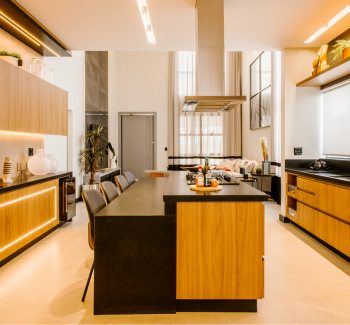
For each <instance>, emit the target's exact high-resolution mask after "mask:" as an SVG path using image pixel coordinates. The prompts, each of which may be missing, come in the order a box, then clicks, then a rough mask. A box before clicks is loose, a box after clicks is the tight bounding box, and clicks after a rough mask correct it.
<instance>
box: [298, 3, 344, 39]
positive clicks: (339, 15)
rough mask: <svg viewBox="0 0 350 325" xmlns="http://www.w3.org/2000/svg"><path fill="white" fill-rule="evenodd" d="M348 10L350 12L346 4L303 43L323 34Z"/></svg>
mask: <svg viewBox="0 0 350 325" xmlns="http://www.w3.org/2000/svg"><path fill="white" fill-rule="evenodd" d="M349 12H350V6H347V7H346V8H345V9H344V10H342V11H341V12H340V13H339V14H338V15H336V16H335V17H334V18H332V19H331V20H330V21H329V22H328V23H327V24H326V25H325V26H323V27H322V28H321V29H319V30H318V31H317V32H316V33H315V34H313V35H312V36H311V37H310V38H309V39H308V40H306V41H305V42H304V43H311V42H313V41H314V40H315V39H316V38H317V37H319V36H320V35H321V34H323V33H324V32H325V31H326V30H327V29H329V28H330V27H331V26H333V25H334V24H335V23H336V22H338V21H339V20H340V19H342V18H343V17H344V16H346V15H347V14H348V13H349Z"/></svg>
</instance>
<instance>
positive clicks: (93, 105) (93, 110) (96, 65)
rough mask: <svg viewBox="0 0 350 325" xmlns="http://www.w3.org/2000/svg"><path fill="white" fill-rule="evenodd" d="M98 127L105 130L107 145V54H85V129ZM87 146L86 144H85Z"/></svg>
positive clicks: (105, 142)
mask: <svg viewBox="0 0 350 325" xmlns="http://www.w3.org/2000/svg"><path fill="white" fill-rule="evenodd" d="M99 125H102V126H103V127H104V129H105V132H104V137H105V139H104V140H102V141H101V144H100V145H101V146H106V145H107V143H108V52H107V51H87V52H85V129H86V130H95V129H97V127H98V126H99ZM86 145H88V144H86ZM102 167H103V168H105V167H108V155H106V156H105V157H104V158H103V163H102Z"/></svg>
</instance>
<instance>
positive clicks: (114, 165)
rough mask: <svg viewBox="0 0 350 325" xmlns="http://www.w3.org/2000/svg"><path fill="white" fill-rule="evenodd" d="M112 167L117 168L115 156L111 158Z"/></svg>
mask: <svg viewBox="0 0 350 325" xmlns="http://www.w3.org/2000/svg"><path fill="white" fill-rule="evenodd" d="M109 166H110V167H111V168H117V163H116V162H115V157H113V158H111V159H110V165H109Z"/></svg>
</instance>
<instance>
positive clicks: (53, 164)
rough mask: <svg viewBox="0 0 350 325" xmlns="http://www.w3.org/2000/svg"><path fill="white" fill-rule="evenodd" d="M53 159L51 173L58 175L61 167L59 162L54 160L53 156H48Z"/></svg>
mask: <svg viewBox="0 0 350 325" xmlns="http://www.w3.org/2000/svg"><path fill="white" fill-rule="evenodd" d="M47 156H48V157H49V158H50V159H51V170H50V173H56V172H57V170H58V167H59V164H58V161H57V160H56V159H55V158H54V155H53V154H49V155H47Z"/></svg>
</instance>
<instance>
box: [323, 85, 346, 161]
mask: <svg viewBox="0 0 350 325" xmlns="http://www.w3.org/2000/svg"><path fill="white" fill-rule="evenodd" d="M323 154H324V155H333V156H350V83H348V84H345V85H342V86H338V87H336V88H333V89H330V90H328V91H327V90H325V92H324V93H323Z"/></svg>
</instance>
